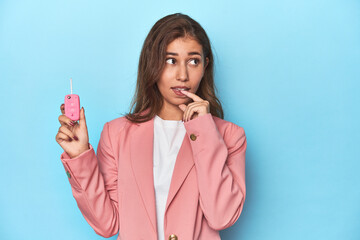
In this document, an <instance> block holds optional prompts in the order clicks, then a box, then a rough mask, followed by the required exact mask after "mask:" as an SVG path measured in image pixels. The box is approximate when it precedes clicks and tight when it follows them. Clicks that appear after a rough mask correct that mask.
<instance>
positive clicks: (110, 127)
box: [102, 116, 132, 136]
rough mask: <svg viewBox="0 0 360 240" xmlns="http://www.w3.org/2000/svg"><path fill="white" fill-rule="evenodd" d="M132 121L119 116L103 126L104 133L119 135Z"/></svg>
mask: <svg viewBox="0 0 360 240" xmlns="http://www.w3.org/2000/svg"><path fill="white" fill-rule="evenodd" d="M130 125H132V123H131V122H130V121H129V120H128V119H126V118H125V116H123V117H118V118H115V119H113V120H110V121H108V122H106V123H105V124H104V126H103V131H102V134H108V135H111V136H118V134H119V133H121V132H122V131H123V130H124V129H126V128H128V127H129V126H130Z"/></svg>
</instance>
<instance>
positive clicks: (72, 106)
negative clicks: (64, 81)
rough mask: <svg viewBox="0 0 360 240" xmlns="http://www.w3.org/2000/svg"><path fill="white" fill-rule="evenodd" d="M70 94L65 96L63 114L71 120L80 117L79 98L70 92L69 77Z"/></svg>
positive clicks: (76, 119)
mask: <svg viewBox="0 0 360 240" xmlns="http://www.w3.org/2000/svg"><path fill="white" fill-rule="evenodd" d="M70 89H71V94H68V95H66V96H65V101H64V103H65V116H67V117H68V118H70V119H71V120H73V121H78V120H79V119H80V98H79V96H78V95H76V94H73V93H72V79H71V78H70Z"/></svg>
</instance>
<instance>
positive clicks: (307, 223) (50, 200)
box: [0, 0, 360, 240]
mask: <svg viewBox="0 0 360 240" xmlns="http://www.w3.org/2000/svg"><path fill="white" fill-rule="evenodd" d="M175 12H182V13H185V14H188V15H190V16H191V17H193V18H194V19H195V20H197V21H198V22H200V24H201V25H202V26H203V27H204V28H205V30H206V31H207V33H208V35H209V37H210V39H211V41H212V45H213V48H214V52H215V55H216V62H215V64H216V84H217V87H218V90H219V97H220V99H221V100H222V102H223V107H224V110H225V119H226V120H229V121H232V122H234V123H236V124H238V125H240V126H242V127H243V128H244V129H245V132H246V135H247V140H248V148H247V162H246V180H247V199H246V202H245V206H244V210H243V212H242V214H241V216H240V218H239V220H238V221H237V222H236V224H235V225H234V226H232V227H230V228H228V229H226V230H224V231H222V232H221V236H222V239H243V240H257V239H259V240H264V239H267V240H268V239H269V240H272V239H274V240H275V239H276V240H281V239H295V240H297V239H299V240H300V239H301V240H302V239H326V240H332V239H334V240H338V239H342V240H343V239H348V240H356V239H360V228H359V226H360V204H359V203H360V174H359V173H358V172H359V170H360V158H359V149H360V148H359V145H360V144H359V143H360V141H359V137H360V127H359V117H360V108H359V103H360V93H359V89H360V84H359V80H360V2H359V1H356V0H348V1H340V0H338V1H335V0H331V1H324V0H323V1H320V0H304V1H290V0H273V1H266V0H255V1H211V0H206V1H205V0H202V1H188V0H183V1H158V2H154V1H132V2H131V3H130V2H128V3H126V2H125V1H112V0H108V1H85V0H82V1H75V0H72V1H70V0H64V1H39V0H31V1H17V0H12V1H10V0H0V80H1V94H0V103H1V118H0V121H1V123H0V126H1V139H0V146H1V157H0V159H1V160H0V161H1V162H0V166H1V174H0V189H1V195H0V238H1V239H6V240H15V239H16V240H17V239H37V240H40V239H67V240H70V239H76V240H77V239H103V238H102V237H101V236H98V235H96V234H95V232H94V231H93V230H92V228H91V227H90V226H89V225H88V224H87V223H86V221H85V219H84V218H83V216H82V214H81V212H80V211H79V209H78V208H77V205H76V202H75V199H74V198H73V196H72V194H71V188H70V185H69V183H68V180H67V176H66V174H65V171H64V169H63V166H62V164H61V161H60V154H61V153H62V149H61V147H60V146H59V145H58V144H57V143H56V141H55V135H56V133H57V131H58V128H59V126H60V124H59V122H58V119H57V118H58V116H59V115H60V114H61V113H60V109H59V106H60V104H61V103H62V102H63V98H64V96H65V94H68V93H69V78H70V77H72V78H73V89H74V93H76V94H79V95H80V98H81V105H82V106H84V108H85V110H86V117H87V123H88V129H89V136H90V142H91V144H93V145H94V146H95V147H97V144H98V141H99V137H100V133H101V130H102V127H103V125H104V123H105V122H107V121H110V120H112V119H114V118H117V117H119V116H120V114H121V113H125V112H126V111H128V109H129V105H130V101H131V98H132V96H133V93H134V89H135V83H136V74H137V64H138V58H139V55H140V50H141V47H142V43H143V41H144V39H145V36H146V35H147V33H148V32H149V30H150V28H151V27H152V25H153V24H154V23H155V22H156V21H157V20H158V19H160V18H161V17H163V16H165V15H168V14H171V13H175ZM111 239H116V237H112V238H111Z"/></svg>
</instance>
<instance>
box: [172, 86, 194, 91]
mask: <svg viewBox="0 0 360 240" xmlns="http://www.w3.org/2000/svg"><path fill="white" fill-rule="evenodd" d="M171 89H174V90H177V91H180V90H186V91H189V89H190V88H188V87H181V86H176V87H172V88H171Z"/></svg>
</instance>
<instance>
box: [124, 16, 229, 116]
mask: <svg viewBox="0 0 360 240" xmlns="http://www.w3.org/2000/svg"><path fill="white" fill-rule="evenodd" d="M182 37H192V38H193V39H194V40H196V41H197V42H199V44H200V45H201V46H202V49H203V53H204V59H206V58H208V59H209V63H208V65H207V67H206V68H205V72H204V76H203V79H202V80H201V82H200V85H199V88H198V90H197V92H196V95H198V96H199V97H201V98H202V99H204V100H207V101H209V103H210V113H211V114H212V115H214V116H217V117H220V118H224V112H223V109H222V106H221V103H220V101H219V99H218V98H217V97H216V94H215V90H216V87H215V84H214V59H213V54H212V51H211V45H210V40H209V38H208V36H207V34H206V32H205V30H204V29H203V28H202V27H201V26H200V24H199V23H198V22H196V21H195V20H194V19H192V18H190V17H189V16H187V15H184V14H181V13H175V14H171V15H168V16H165V17H163V18H161V19H160V20H158V21H157V22H156V23H155V25H154V26H153V27H152V28H151V30H150V32H149V34H148V35H147V37H146V39H145V41H144V45H143V47H142V50H141V54H140V59H139V68H138V76H137V83H136V91H135V95H134V97H133V99H132V103H131V107H130V112H129V113H128V114H127V115H126V116H125V117H126V118H127V119H128V120H130V121H132V122H135V123H140V122H145V121H148V120H150V119H152V118H153V117H154V116H155V115H156V114H158V113H159V112H160V110H161V108H162V105H163V97H162V95H161V93H160V91H159V89H158V87H157V84H156V82H157V81H158V80H159V79H160V76H161V73H162V71H163V69H164V67H165V58H166V48H167V45H168V44H169V43H171V42H172V41H173V40H175V39H177V38H182ZM134 107H135V109H134ZM144 110H147V111H146V112H143V111H144ZM142 112H143V114H139V113H142Z"/></svg>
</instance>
